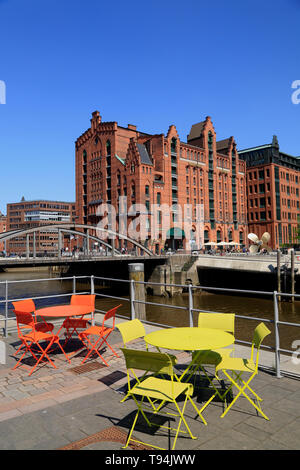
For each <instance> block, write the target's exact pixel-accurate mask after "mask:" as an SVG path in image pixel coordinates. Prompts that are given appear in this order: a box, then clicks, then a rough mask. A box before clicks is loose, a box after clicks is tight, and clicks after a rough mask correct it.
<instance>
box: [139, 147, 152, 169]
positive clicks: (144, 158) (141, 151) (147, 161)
mask: <svg viewBox="0 0 300 470" xmlns="http://www.w3.org/2000/svg"><path fill="white" fill-rule="evenodd" d="M136 146H137V149H138V151H139V154H140V157H141V162H142V163H144V165H153V163H152V160H151V158H150V156H149V153H148V151H147V149H146V147H145V145H143V144H138V143H137V144H136Z"/></svg>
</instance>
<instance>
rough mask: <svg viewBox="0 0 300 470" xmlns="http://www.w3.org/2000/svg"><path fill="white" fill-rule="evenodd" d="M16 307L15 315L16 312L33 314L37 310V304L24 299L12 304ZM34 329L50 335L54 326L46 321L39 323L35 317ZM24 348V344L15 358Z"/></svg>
mask: <svg viewBox="0 0 300 470" xmlns="http://www.w3.org/2000/svg"><path fill="white" fill-rule="evenodd" d="M12 304H13V306H14V313H16V310H17V311H19V312H25V313H26V312H27V313H33V312H34V311H35V310H36V307H35V303H34V301H33V300H32V299H24V300H18V301H16V302H12ZM33 318H34V328H35V329H36V330H37V331H41V332H43V333H48V332H51V331H53V329H54V325H53V324H52V323H46V322H45V321H41V322H37V321H36V317H35V316H34V317H33ZM23 347H24V344H23V343H22V344H21V346H20V347H19V349H18V350H17V351H16V352H15V354H14V356H16V355H17V354H18V352H19V351H20V349H22V348H23Z"/></svg>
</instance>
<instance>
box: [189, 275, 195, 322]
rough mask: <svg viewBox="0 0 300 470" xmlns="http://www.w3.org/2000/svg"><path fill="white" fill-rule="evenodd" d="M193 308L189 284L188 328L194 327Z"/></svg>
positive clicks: (191, 291)
mask: <svg viewBox="0 0 300 470" xmlns="http://www.w3.org/2000/svg"><path fill="white" fill-rule="evenodd" d="M193 308H194V302H193V290H192V286H191V284H189V324H190V327H193V326H194V319H193Z"/></svg>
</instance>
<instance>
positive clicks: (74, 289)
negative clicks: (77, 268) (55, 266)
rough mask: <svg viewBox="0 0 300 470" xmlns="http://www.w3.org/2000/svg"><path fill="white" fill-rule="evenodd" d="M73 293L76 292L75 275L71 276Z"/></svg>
mask: <svg viewBox="0 0 300 470" xmlns="http://www.w3.org/2000/svg"><path fill="white" fill-rule="evenodd" d="M73 294H76V276H73Z"/></svg>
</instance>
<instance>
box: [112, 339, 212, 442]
mask: <svg viewBox="0 0 300 470" xmlns="http://www.w3.org/2000/svg"><path fill="white" fill-rule="evenodd" d="M121 350H122V352H123V354H124V358H125V362H126V368H127V375H128V389H129V391H128V394H129V395H130V396H131V397H132V398H133V400H134V401H135V404H136V406H137V413H136V415H135V418H134V420H133V424H132V427H131V429H130V431H129V434H128V437H127V441H126V444H125V446H124V448H126V447H128V445H129V442H130V441H132V442H137V443H140V444H146V445H150V446H151V447H153V448H156V449H161V450H167V449H162V448H161V447H157V446H154V445H152V444H147V443H146V442H143V441H139V440H136V439H133V438H132V433H133V431H134V428H135V425H136V422H137V419H138V417H139V415H140V413H141V414H142V416H143V417H144V419H145V421H146V423H147V425H148V426H149V427H151V426H159V427H162V428H166V429H169V430H172V431H176V434H175V439H174V443H173V447H172V450H174V449H175V445H176V442H177V438H178V434H179V432H182V433H185V434H189V436H190V438H191V439H197V438H196V437H195V436H194V435H193V434H192V432H191V430H190V428H189V426H188V424H187V422H186V419H185V417H184V412H185V408H186V404H187V402H188V401H189V402H190V403H191V404H192V405H193V407H194V409H195V410H196V411H197V413H198V414H199V415H200V417H201V419H202V421H203V423H204V424H207V423H206V421H205V419H204V418H203V416H202V415H201V413H199V411H198V409H197V407H196V406H195V404H194V402H193V400H192V398H191V397H192V395H193V385H192V384H189V383H182V382H177V381H176V380H174V374H173V364H172V360H171V358H170V357H169V355H168V354H164V353H158V352H149V351H140V350H133V349H126V348H121ZM135 370H143V371H146V373H155V374H166V375H168V376H169V377H170V379H162V378H159V377H157V376H155V375H150V376H148V377H145V375H143V377H142V378H139V377H138V376H137V375H136V373H135ZM130 373H131V374H132V375H133V376H134V377H135V379H136V383H135V385H134V386H133V387H131V386H130ZM180 395H184V396H185V399H184V403H183V406H182V408H181V409H180V407H179V405H178V403H177V401H176V400H177V399H178V397H179V396H180ZM144 400H147V401H146V402H144ZM166 402H168V403H173V404H174V405H175V407H176V410H177V413H175V412H164V413H162V411H161V409H162V407H163V406H164V405H165V404H166ZM146 405H148V406H146ZM146 410H147V411H151V412H152V413H153V414H157V413H160V414H166V415H170V416H175V417H179V418H180V419H179V424H178V426H177V428H176V429H174V428H171V427H170V426H163V425H158V424H157V423H153V422H151V421H150V420H149V418H148V417H147V415H146V414H145V411H146ZM182 422H183V423H184V425H185V427H186V429H187V431H183V430H181V429H180V427H181V424H182Z"/></svg>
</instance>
